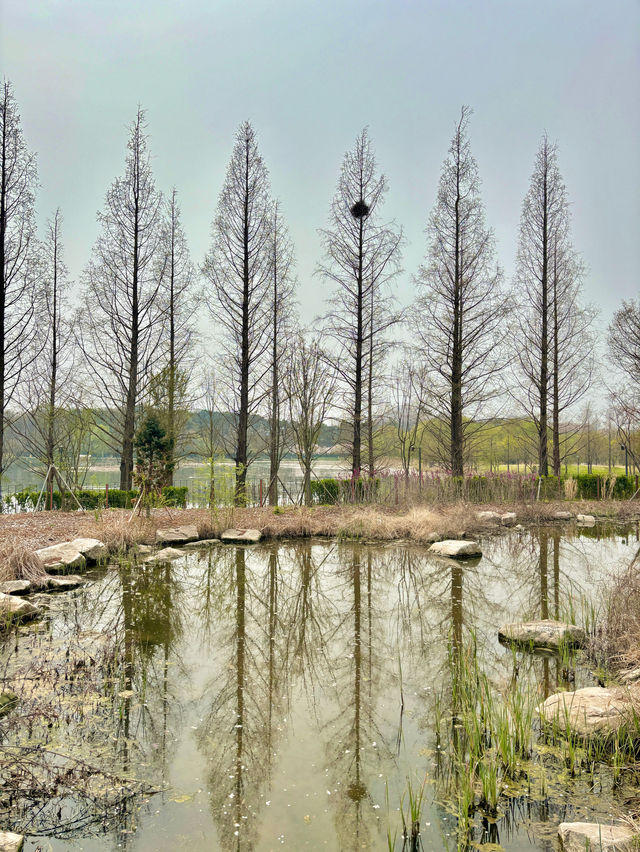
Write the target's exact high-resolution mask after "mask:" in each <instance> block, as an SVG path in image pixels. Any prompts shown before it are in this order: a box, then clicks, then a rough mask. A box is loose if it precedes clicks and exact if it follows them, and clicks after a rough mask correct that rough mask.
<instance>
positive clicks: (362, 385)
mask: <svg viewBox="0 0 640 852" xmlns="http://www.w3.org/2000/svg"><path fill="white" fill-rule="evenodd" d="M386 190H387V180H386V178H385V176H384V175H382V174H380V173H379V172H378V169H377V164H376V159H375V156H374V153H373V148H372V145H371V140H370V139H369V134H368V131H367V129H366V128H365V129H364V130H363V131H362V132H361V133H360V134H359V136H358V138H357V139H356V143H355V147H354V149H353V150H352V151H348V152H347V153H346V154H345V156H344V159H343V161H342V169H341V172H340V177H339V179H338V186H337V189H336V193H335V195H334V197H333V201H332V204H331V212H330V216H329V227H328V228H326V229H325V230H322V231H321V232H320V233H321V236H322V239H323V243H324V248H325V261H324V262H323V263H322V264H321V265H320V267H319V273H320V274H321V275H322V276H323V277H324V278H325V279H326V280H328V281H331V282H333V283H334V285H335V292H334V294H333V296H332V298H331V308H330V311H329V313H328V314H327V316H326V318H325V333H326V334H327V335H328V336H330V337H331V338H333V341H334V343H335V349H334V352H333V354H332V356H331V362H332V365H333V367H334V369H335V370H336V372H337V374H338V375H339V377H340V382H341V385H342V387H343V410H344V413H345V416H346V417H347V418H348V420H349V422H350V425H351V435H352V438H351V473H352V476H359V475H360V471H361V468H362V425H363V410H364V411H366V412H367V413H368V415H369V417H368V420H369V423H370V424H372V420H373V416H372V414H373V407H374V401H373V390H374V386H375V373H374V371H375V366H376V364H375V362H376V358H375V355H376V354H377V355H378V356H379V357H378V366H379V362H380V361H381V360H382V353H383V352H385V351H386V347H385V346H384V345H383V341H384V337H385V334H386V332H388V330H389V328H390V327H391V326H392V325H394V324H395V323H396V322H398V321H399V314H398V312H397V311H396V310H395V308H394V302H393V298H392V295H391V292H390V287H389V285H390V284H391V282H392V281H393V279H394V277H395V276H396V275H397V274H398V272H399V265H400V249H401V242H402V232H401V231H399V230H398V229H397V228H395V226H394V225H392V224H384V223H382V222H381V220H380V212H381V211H380V209H379V208H380V207H381V206H382V203H383V200H384V195H385V193H386ZM367 370H368V371H369V372H368V375H369V380H368V381H367ZM367 391H368V397H369V401H368V405H367V407H366V408H365V401H366V398H367V396H366V395H367ZM371 428H373V427H372V425H371ZM368 443H369V452H370V455H369V467H370V471H369V473H370V475H372V474H373V470H372V469H371V468H372V466H373V459H372V456H373V440H372V439H371V440H370V441H369V442H368Z"/></svg>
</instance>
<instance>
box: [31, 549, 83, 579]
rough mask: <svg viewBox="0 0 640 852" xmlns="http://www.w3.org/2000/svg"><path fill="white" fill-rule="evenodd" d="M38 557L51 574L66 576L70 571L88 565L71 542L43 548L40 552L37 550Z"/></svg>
mask: <svg viewBox="0 0 640 852" xmlns="http://www.w3.org/2000/svg"><path fill="white" fill-rule="evenodd" d="M36 556H39V557H40V559H42V561H43V563H44V567H45V568H46V569H47V572H48V573H49V574H64V573H65V572H66V571H67V570H68V569H69V570H71V569H73V568H75V569H76V570H78V569H82V568H84V567H85V566H86V564H87V562H86V559H85V558H84V556H83V555H82V554H81V553H80V551H78V550H77V549H76V548H75V547H74V546H73V545H72V544H71V542H70V541H63V542H62V543H61V544H52V545H50V546H49V547H42V548H41V549H40V550H36Z"/></svg>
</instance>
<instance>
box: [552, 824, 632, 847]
mask: <svg viewBox="0 0 640 852" xmlns="http://www.w3.org/2000/svg"><path fill="white" fill-rule="evenodd" d="M558 837H559V838H560V842H561V843H562V848H563V850H564V852H585V850H589V852H631V850H632V849H634V848H635V847H636V844H637V835H636V833H635V832H634V831H633V829H632V828H631V827H630V826H628V825H600V824H599V823H597V822H561V823H560V825H559V826H558Z"/></svg>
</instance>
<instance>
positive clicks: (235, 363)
mask: <svg viewBox="0 0 640 852" xmlns="http://www.w3.org/2000/svg"><path fill="white" fill-rule="evenodd" d="M272 209H273V208H272V202H271V199H270V187H269V179H268V174H267V169H266V167H265V165H264V162H263V160H262V157H261V156H260V154H259V152H258V146H257V143H256V137H255V132H254V130H253V127H252V126H251V124H250V123H249V122H248V121H246V122H244V124H242V125H241V126H240V129H239V130H238V132H237V134H236V142H235V145H234V148H233V153H232V155H231V161H230V162H229V166H228V167H227V176H226V179H225V182H224V186H223V188H222V192H221V193H220V198H219V201H218V210H217V214H216V217H215V219H214V221H213V225H212V245H211V249H210V250H209V253H208V254H207V256H206V258H205V262H204V265H203V268H202V271H203V273H204V275H205V276H206V277H207V279H208V280H209V281H210V282H211V285H212V287H213V295H214V297H215V305H214V306H212V308H211V312H212V315H213V317H214V319H215V321H216V322H217V323H218V324H219V325H220V328H221V331H222V335H223V336H222V339H221V341H220V345H221V366H222V367H223V370H221V371H220V374H219V381H222V382H224V384H225V386H226V391H227V394H228V396H229V404H230V405H231V406H232V407H233V412H234V416H235V434H236V443H235V464H236V504H237V505H243V504H244V503H245V502H246V477H247V466H248V464H249V447H248V432H249V425H250V419H251V415H252V414H253V413H255V411H256V409H257V407H258V405H259V404H260V402H261V399H262V396H263V393H264V391H263V387H264V381H263V380H264V376H265V372H266V368H265V355H266V353H267V351H268V347H269V341H270V335H269V330H270V324H271V311H270V299H269V295H270V284H271V273H272V264H271V262H270V248H271V241H270V236H271V232H272V227H271V225H272Z"/></svg>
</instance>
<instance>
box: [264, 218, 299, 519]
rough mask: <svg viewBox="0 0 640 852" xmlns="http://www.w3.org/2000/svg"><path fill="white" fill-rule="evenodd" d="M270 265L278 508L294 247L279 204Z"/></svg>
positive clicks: (272, 445) (272, 494) (272, 469)
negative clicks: (282, 371) (283, 380)
mask: <svg viewBox="0 0 640 852" xmlns="http://www.w3.org/2000/svg"><path fill="white" fill-rule="evenodd" d="M269 248H270V262H271V285H270V289H271V300H270V301H271V323H270V325H271V330H270V335H271V345H270V359H271V365H270V366H271V371H270V372H271V375H270V381H271V391H270V394H269V397H270V398H269V403H270V410H269V505H271V506H277V505H278V472H279V469H280V462H281V461H282V456H283V453H284V449H285V443H286V442H285V440H283V438H284V437H285V436H284V435H283V423H282V418H281V412H280V409H281V405H282V394H281V381H282V376H281V369H280V367H281V364H282V362H283V360H284V359H285V358H286V352H287V343H288V342H289V337H290V335H291V334H292V333H293V329H292V325H293V313H294V290H295V280H294V277H293V264H294V260H293V245H292V243H291V240H290V239H289V234H288V231H287V227H286V225H285V223H284V220H283V217H282V213H281V211H280V204H279V202H276V203H275V204H274V205H273V212H272V219H271V234H270V237H269Z"/></svg>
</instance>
